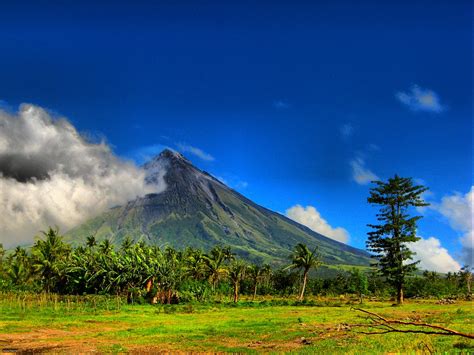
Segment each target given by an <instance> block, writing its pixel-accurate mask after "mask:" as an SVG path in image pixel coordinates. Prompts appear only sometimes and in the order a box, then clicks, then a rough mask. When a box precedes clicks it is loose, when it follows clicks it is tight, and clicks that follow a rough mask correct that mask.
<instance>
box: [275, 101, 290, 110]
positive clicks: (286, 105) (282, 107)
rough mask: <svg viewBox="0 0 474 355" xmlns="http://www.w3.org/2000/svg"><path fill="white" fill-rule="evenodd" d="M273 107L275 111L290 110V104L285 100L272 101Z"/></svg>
mask: <svg viewBox="0 0 474 355" xmlns="http://www.w3.org/2000/svg"><path fill="white" fill-rule="evenodd" d="M273 107H275V108H276V109H277V110H286V109H288V108H290V104H289V103H288V102H287V101H285V100H276V101H273Z"/></svg>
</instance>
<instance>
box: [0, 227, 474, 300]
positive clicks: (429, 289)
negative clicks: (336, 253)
mask: <svg viewBox="0 0 474 355" xmlns="http://www.w3.org/2000/svg"><path fill="white" fill-rule="evenodd" d="M320 265H321V261H320V257H319V255H318V253H317V250H316V249H315V250H310V249H309V248H308V247H307V246H306V245H304V244H298V245H296V246H295V248H294V251H293V253H292V254H291V256H290V257H289V260H288V265H287V266H284V267H281V268H271V267H270V266H269V265H268V264H264V265H257V264H251V263H247V262H245V261H244V260H242V259H240V258H238V257H237V256H236V255H235V254H233V253H232V251H231V249H230V248H229V247H223V246H216V247H214V248H213V249H211V250H210V251H209V252H208V253H205V252H203V251H202V250H200V249H195V248H190V247H189V248H186V249H184V250H177V249H174V248H172V247H166V248H164V249H161V248H159V247H157V246H154V245H148V244H146V243H145V242H143V241H139V242H134V241H133V240H132V239H131V238H125V240H124V241H123V242H122V243H121V245H120V246H114V245H113V244H112V243H111V242H110V241H109V240H107V239H106V240H102V241H101V242H97V241H96V239H95V238H94V237H92V236H91V237H88V238H87V241H86V242H85V244H84V245H81V246H78V247H73V246H71V245H70V244H68V243H65V242H64V241H63V238H62V236H61V235H60V234H59V232H58V230H57V229H53V228H50V229H48V230H47V231H46V232H43V233H42V237H41V238H38V239H37V240H36V242H35V243H34V245H33V246H32V248H31V249H30V250H29V251H27V249H25V248H22V247H17V248H16V249H15V250H14V251H13V252H11V253H9V254H8V255H6V253H5V250H4V249H3V248H2V247H0V290H3V291H15V290H17V291H19V290H21V291H30V292H54V293H59V294H74V295H84V294H111V295H122V296H124V297H126V298H127V301H128V302H130V303H132V302H150V303H177V302H187V301H198V302H206V301H212V300H216V299H222V298H225V297H230V298H231V299H232V301H234V302H237V301H238V300H239V297H240V295H241V294H245V295H246V296H247V298H251V299H255V298H256V297H257V295H274V296H286V297H288V296H291V295H295V296H296V297H297V298H298V300H303V298H304V296H305V294H308V293H309V294H312V295H340V294H353V295H356V296H357V297H358V298H360V299H361V300H362V297H364V296H367V297H368V296H383V297H388V296H390V294H391V293H393V292H394V289H393V288H392V287H391V285H390V283H389V282H387V280H386V279H385V278H384V277H383V276H381V275H380V274H379V273H378V272H377V270H376V269H371V270H369V269H364V268H353V269H352V270H348V271H340V272H339V273H338V275H337V276H336V277H333V278H321V277H314V276H312V272H314V270H316V269H317V268H318V267H319V266H320ZM469 275H471V276H472V274H471V273H470V272H469V270H461V271H460V272H458V273H448V274H447V275H441V274H438V273H435V272H425V273H424V274H423V275H419V276H416V277H411V278H409V279H407V283H406V294H407V296H408V297H414V296H418V297H428V296H438V297H441V296H443V297H444V296H454V295H459V294H466V293H467V292H468V290H467V287H468V279H469Z"/></svg>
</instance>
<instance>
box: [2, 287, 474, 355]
mask: <svg viewBox="0 0 474 355" xmlns="http://www.w3.org/2000/svg"><path fill="white" fill-rule="evenodd" d="M0 297H1V298H0V315H1V318H0V349H2V350H7V351H8V350H34V351H62V352H67V351H68V350H78V351H94V350H97V351H103V352H112V353H122V352H129V351H158V350H182V351H222V352H256V351H266V352H273V351H298V352H307V353H314V352H318V353H323V352H326V353H328V354H334V353H341V354H343V353H344V354H347V353H350V354H359V353H381V352H382V353H388V352H403V353H407V352H410V353H415V352H419V353H423V352H426V353H429V352H449V353H472V352H474V342H473V341H470V340H468V339H463V338H459V337H447V336H429V335H418V334H386V335H370V336H369V335H363V334H360V333H358V331H360V330H361V329H359V328H353V329H351V330H339V331H338V326H339V325H340V324H354V323H363V322H366V321H365V319H364V317H361V315H360V314H359V313H357V312H355V311H352V310H351V304H350V301H349V300H348V299H343V298H340V299H337V300H336V299H334V300H329V299H318V298H314V299H311V300H309V302H308V303H307V304H310V305H311V306H309V305H300V304H298V303H295V302H294V300H293V299H287V300H282V299H279V300H266V301H265V302H261V301H257V302H254V303H252V302H250V301H247V302H242V303H241V304H238V305H234V304H231V303H213V304H184V305H170V306H152V305H124V304H123V302H121V300H119V299H117V298H114V297H98V296H95V297H94V296H91V297H65V298H61V297H46V296H44V295H42V296H41V295H40V296H34V295H23V296H17V295H9V294H7V295H0ZM285 303H287V304H288V305H283V304H285ZM472 306H473V304H472V303H471V302H458V303H456V304H453V305H438V304H436V303H435V302H434V301H417V302H408V303H407V304H406V305H404V306H403V307H392V306H391V304H390V303H388V302H386V303H384V302H370V303H367V304H365V305H363V307H364V308H365V309H368V310H370V311H373V312H377V313H379V314H382V315H384V316H386V317H389V318H396V319H401V320H406V319H414V318H416V319H419V320H421V321H425V322H429V323H432V324H439V325H443V326H446V327H449V328H452V329H456V330H459V331H463V332H469V333H471V332H472V331H473V329H472V324H473V323H472V321H473V312H472ZM302 337H304V338H305V339H307V340H309V341H311V344H310V345H304V344H303V343H302V341H301V338H302Z"/></svg>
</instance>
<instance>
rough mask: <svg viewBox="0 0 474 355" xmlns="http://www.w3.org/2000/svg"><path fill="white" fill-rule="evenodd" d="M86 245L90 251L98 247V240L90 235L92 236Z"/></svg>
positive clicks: (88, 238)
mask: <svg viewBox="0 0 474 355" xmlns="http://www.w3.org/2000/svg"><path fill="white" fill-rule="evenodd" d="M86 245H87V246H88V247H89V248H90V249H92V248H93V247H95V246H96V245H97V240H96V239H95V237H94V236H93V235H90V236H88V237H87V240H86Z"/></svg>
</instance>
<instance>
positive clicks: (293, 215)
mask: <svg viewBox="0 0 474 355" xmlns="http://www.w3.org/2000/svg"><path fill="white" fill-rule="evenodd" d="M285 214H286V216H287V217H288V218H290V219H292V220H294V221H295V222H298V223H301V224H302V225H304V226H306V227H308V228H310V229H312V230H313V231H315V232H318V233H320V234H322V235H324V236H326V237H328V238H331V239H334V240H337V241H338V242H341V243H346V244H347V242H348V241H349V233H348V232H347V230H345V229H344V228H341V227H337V228H333V227H332V226H331V225H330V224H329V223H328V222H327V221H326V220H325V219H324V218H323V217H321V214H320V213H319V212H318V210H317V209H316V208H315V207H313V206H306V207H303V206H301V205H296V206H293V207H291V208H289V209H287V210H286V213H285Z"/></svg>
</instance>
